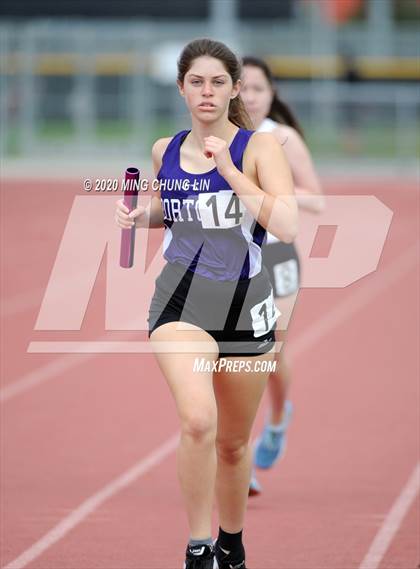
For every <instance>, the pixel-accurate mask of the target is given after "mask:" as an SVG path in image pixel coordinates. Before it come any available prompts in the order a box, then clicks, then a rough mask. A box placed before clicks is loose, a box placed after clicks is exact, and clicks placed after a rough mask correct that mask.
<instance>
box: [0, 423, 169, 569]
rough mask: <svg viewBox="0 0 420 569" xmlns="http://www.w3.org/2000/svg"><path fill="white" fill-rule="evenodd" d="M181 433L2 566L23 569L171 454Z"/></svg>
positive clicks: (10, 568)
mask: <svg viewBox="0 0 420 569" xmlns="http://www.w3.org/2000/svg"><path fill="white" fill-rule="evenodd" d="M178 442H179V434H177V435H175V436H173V437H171V438H170V439H168V440H167V441H166V442H165V443H163V444H162V445H160V446H159V447H158V448H157V449H156V450H154V451H153V452H152V453H151V454H149V456H147V457H146V458H144V459H142V460H140V461H139V462H137V464H135V465H134V466H133V467H131V468H130V469H129V470H127V471H126V472H124V473H123V474H121V475H120V476H118V477H117V478H115V479H114V480H112V481H111V482H110V483H109V484H107V485H106V486H104V487H103V488H101V490H99V491H98V492H96V493H95V494H93V495H92V496H90V497H89V498H88V499H87V500H85V501H84V502H82V503H81V504H80V506H78V507H77V508H76V509H75V510H73V511H72V512H71V513H70V514H69V515H68V516H66V517H65V518H63V519H62V520H61V521H60V522H59V523H58V524H57V525H56V526H55V527H53V528H52V529H51V530H50V531H49V532H47V533H46V534H45V535H44V537H42V538H41V539H40V540H39V541H37V542H36V543H34V544H33V545H32V546H31V547H29V548H28V549H27V550H26V551H24V552H23V553H22V554H21V555H19V557H16V559H14V560H13V561H11V562H10V563H8V564H7V565H6V566H5V567H3V569H22V568H23V567H26V565H28V564H29V563H31V562H32V561H34V559H36V558H37V557H39V556H40V555H42V553H44V551H46V550H47V549H49V548H50V547H51V546H52V545H53V544H54V543H56V542H57V541H59V540H60V539H62V538H63V537H64V536H65V535H66V534H68V533H69V532H70V531H71V530H72V529H74V528H75V527H76V526H77V525H78V524H80V523H81V522H82V521H83V520H85V519H86V518H87V517H88V516H89V515H90V514H92V513H93V512H94V511H95V510H96V509H97V508H99V507H100V506H101V505H102V504H103V503H104V502H105V501H106V500H108V499H109V498H111V497H112V496H114V495H115V494H117V493H118V492H119V491H120V490H123V489H124V488H126V487H127V486H129V485H130V484H132V483H133V482H134V481H135V480H136V479H137V478H139V477H140V476H143V475H144V474H146V473H147V472H149V471H150V470H151V469H152V468H154V467H155V466H157V465H158V464H160V463H161V462H162V461H163V460H164V459H165V458H166V457H167V456H168V455H170V454H171V453H172V452H173V451H174V450H175V449H176V447H177V446H178Z"/></svg>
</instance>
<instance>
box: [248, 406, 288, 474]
mask: <svg viewBox="0 0 420 569" xmlns="http://www.w3.org/2000/svg"><path fill="white" fill-rule="evenodd" d="M292 412H293V405H292V402H291V401H286V402H285V404H284V418H283V421H282V422H281V423H280V425H275V426H273V425H268V424H266V425H265V427H264V430H263V432H262V435H261V436H260V437H259V438H258V439H257V441H256V443H255V452H254V464H255V466H258V468H263V469H267V468H271V467H272V466H273V465H274V464H275V463H276V462H277V461H278V460H279V459H280V458H281V457H282V456H283V454H284V451H285V449H286V433H287V428H288V426H289V423H290V420H291V418H292Z"/></svg>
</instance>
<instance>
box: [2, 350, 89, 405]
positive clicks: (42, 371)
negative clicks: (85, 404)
mask: <svg viewBox="0 0 420 569" xmlns="http://www.w3.org/2000/svg"><path fill="white" fill-rule="evenodd" d="M93 357H95V354H81V355H79V356H75V355H73V356H72V355H65V356H63V357H61V358H58V359H56V360H53V361H51V362H48V363H46V364H45V365H43V366H41V367H39V368H37V369H34V370H33V371H30V372H28V373H27V374H25V375H24V376H23V377H21V378H20V379H18V380H17V381H13V382H12V383H10V384H9V385H6V386H5V387H3V388H2V389H0V403H5V402H6V401H9V400H10V399H13V398H14V397H16V396H17V395H20V394H22V393H25V391H28V390H29V389H31V388H32V387H35V386H36V385H39V384H41V383H43V382H44V381H48V380H49V379H51V378H52V377H57V376H59V375H60V374H62V373H65V372H66V371H68V370H70V369H72V368H74V367H77V366H78V365H80V364H82V363H86V362H87V361H89V360H91V359H92V358H93Z"/></svg>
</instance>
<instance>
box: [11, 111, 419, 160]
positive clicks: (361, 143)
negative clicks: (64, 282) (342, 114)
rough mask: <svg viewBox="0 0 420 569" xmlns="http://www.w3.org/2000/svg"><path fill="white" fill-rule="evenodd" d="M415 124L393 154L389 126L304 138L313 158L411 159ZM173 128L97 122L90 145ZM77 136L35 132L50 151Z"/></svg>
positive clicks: (46, 126)
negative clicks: (138, 127)
mask: <svg viewBox="0 0 420 569" xmlns="http://www.w3.org/2000/svg"><path fill="white" fill-rule="evenodd" d="M418 126H419V125H418V124H413V125H412V126H409V127H407V128H406V129H405V130H404V133H402V136H400V142H402V144H403V148H402V149H400V152H399V153H397V144H398V141H397V139H396V133H395V130H394V129H393V127H392V125H391V124H390V125H383V124H372V125H369V124H366V123H364V124H361V125H360V127H359V129H358V130H355V131H354V133H353V134H351V135H350V137H349V136H348V134H349V133H348V132H346V129H345V128H341V129H339V130H332V129H328V128H324V127H322V126H321V127H319V128H313V129H309V128H307V129H306V138H307V142H308V145H309V148H310V149H311V152H312V154H313V156H314V157H315V158H337V157H346V156H348V155H349V154H350V155H354V156H356V157H357V156H363V157H368V158H384V159H387V158H392V157H394V156H395V155H396V154H397V155H398V156H403V157H408V158H410V157H415V156H418V155H419V154H420V135H419V132H420V129H419V128H418ZM174 129H175V127H174V125H173V124H172V123H171V121H169V120H166V119H159V118H157V119H155V120H153V121H149V122H148V123H147V122H145V123H142V125H141V131H140V130H139V129H138V130H137V131H136V125H135V124H134V123H132V122H129V121H101V122H99V123H97V125H96V128H95V130H94V133H93V143H95V142H96V143H97V144H98V145H101V147H105V148H106V145H107V143H109V144H113V145H115V144H116V143H117V144H121V145H124V144H126V145H127V144H130V142H132V141H133V140H134V141H135V140H136V138H137V139H140V138H141V140H142V141H144V146H145V148H150V147H151V145H152V144H153V142H154V141H155V140H156V139H157V138H160V137H162V136H168V135H170V134H171V133H173V132H174ZM20 134H21V133H20V131H19V129H17V128H15V129H11V130H10V133H9V137H8V139H7V141H6V147H5V148H6V153H7V155H9V156H19V155H20V154H21V145H20V140H21V136H20ZM77 137H78V134H77V131H76V129H75V128H74V126H73V125H72V124H71V123H70V122H69V121H48V122H44V123H42V124H40V125H39V127H38V130H37V131H36V145H37V150H40V149H41V150H42V145H43V144H45V146H46V147H48V148H49V152H50V149H51V145H52V144H54V143H57V144H60V145H63V144H68V145H69V146H72V145H74V147H76V145H77V142H78V138H77Z"/></svg>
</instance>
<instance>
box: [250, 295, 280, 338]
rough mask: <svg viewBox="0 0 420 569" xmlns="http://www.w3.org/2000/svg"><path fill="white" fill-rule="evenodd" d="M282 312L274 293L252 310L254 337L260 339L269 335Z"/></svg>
mask: <svg viewBox="0 0 420 569" xmlns="http://www.w3.org/2000/svg"><path fill="white" fill-rule="evenodd" d="M278 316H280V311H279V310H278V308H277V307H276V305H275V303H274V297H273V291H271V292H270V294H269V296H267V298H265V299H264V300H263V301H262V302H259V303H258V304H256V305H255V306H253V307H252V308H251V318H252V327H253V329H254V337H255V338H259V337H260V336H263V335H264V334H267V332H269V331H270V330H271V328H272V327H273V326H274V323H275V322H276V319H277V317H278Z"/></svg>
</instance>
